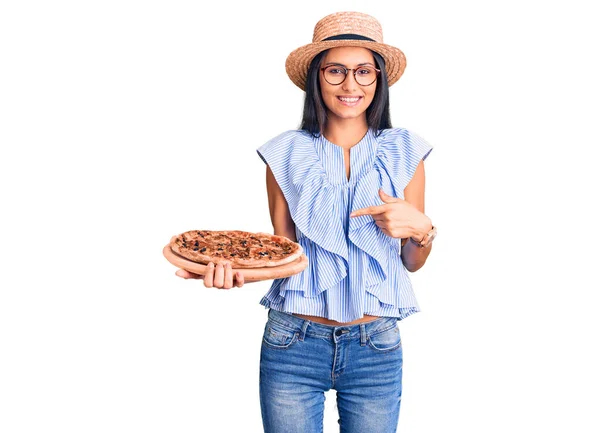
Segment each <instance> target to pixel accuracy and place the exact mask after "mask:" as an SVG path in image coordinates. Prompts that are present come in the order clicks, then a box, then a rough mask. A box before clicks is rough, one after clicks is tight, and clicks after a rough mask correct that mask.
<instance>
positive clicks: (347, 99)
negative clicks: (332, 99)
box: [339, 96, 360, 102]
mask: <svg viewBox="0 0 600 433" xmlns="http://www.w3.org/2000/svg"><path fill="white" fill-rule="evenodd" d="M339 98H340V99H341V100H342V101H344V102H357V101H358V100H359V99H360V98H344V97H341V96H340V97H339Z"/></svg>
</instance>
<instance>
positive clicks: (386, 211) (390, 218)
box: [350, 188, 431, 239]
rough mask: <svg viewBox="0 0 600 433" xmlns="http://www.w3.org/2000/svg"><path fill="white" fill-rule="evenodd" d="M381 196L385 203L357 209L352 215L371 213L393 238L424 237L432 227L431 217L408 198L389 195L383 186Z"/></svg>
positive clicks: (383, 229)
mask: <svg viewBox="0 0 600 433" xmlns="http://www.w3.org/2000/svg"><path fill="white" fill-rule="evenodd" d="M379 197H380V198H381V200H382V201H383V202H384V204H382V205H379V206H369V207H365V208H362V209H358V210H355V211H354V212H352V213H351V214H350V217H352V218H355V217H358V216H361V215H371V216H372V217H373V219H374V220H375V224H376V225H377V226H378V227H379V228H380V229H381V231H382V232H383V233H385V234H386V235H388V236H390V237H392V238H402V239H404V238H408V237H411V236H412V237H415V238H419V239H420V238H421V237H423V236H422V233H427V232H428V231H429V230H430V229H431V220H430V219H429V217H427V216H426V215H425V214H424V213H423V212H420V211H419V210H418V209H417V208H416V207H414V206H413V205H412V204H410V203H409V202H407V201H406V200H402V199H401V198H395V197H392V196H389V195H387V194H386V193H385V192H383V189H381V188H380V189H379Z"/></svg>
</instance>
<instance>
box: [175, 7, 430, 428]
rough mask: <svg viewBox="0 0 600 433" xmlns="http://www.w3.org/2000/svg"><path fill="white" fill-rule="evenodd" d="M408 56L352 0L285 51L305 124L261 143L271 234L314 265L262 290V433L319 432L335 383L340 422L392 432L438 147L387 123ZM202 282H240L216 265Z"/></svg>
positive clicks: (426, 241) (425, 248)
mask: <svg viewBox="0 0 600 433" xmlns="http://www.w3.org/2000/svg"><path fill="white" fill-rule="evenodd" d="M404 67H405V59H404V54H403V53H402V51H400V50H399V49H397V48H395V47H392V46H389V45H386V44H383V42H382V31H381V26H380V24H379V22H378V21H377V20H376V19H374V18H373V17H371V16H369V15H365V14H360V13H356V12H342V13H336V14H332V15H329V16H327V17H325V18H323V19H322V20H320V21H319V22H318V23H317V25H316V27H315V31H314V38H313V42H312V43H311V44H308V45H305V46H303V47H300V48H298V49H297V50H295V51H293V52H292V53H291V54H290V55H289V57H288V59H287V61H286V70H287V73H288V75H289V77H290V79H291V80H292V81H293V82H294V83H295V84H296V85H297V86H298V87H300V88H301V89H302V90H304V91H305V92H306V98H305V105H304V117H303V120H302V125H301V128H300V129H299V130H293V131H287V132H285V133H283V134H281V135H279V136H277V137H275V138H274V139H272V140H270V141H269V142H268V143H266V144H264V145H263V146H261V147H260V148H259V149H258V150H257V151H258V154H259V156H260V157H261V158H262V159H263V161H264V162H265V163H266V164H267V192H268V198H269V209H270V214H271V220H272V222H273V227H274V233H275V234H276V235H283V236H286V237H288V238H290V239H292V240H294V241H296V242H298V243H300V244H301V245H302V247H303V249H304V251H305V254H306V255H307V257H308V259H309V266H308V267H307V268H306V269H305V270H304V271H303V272H301V273H299V274H297V275H294V276H292V277H288V278H284V279H278V280H275V281H274V282H273V284H272V286H271V288H270V290H269V291H268V293H267V294H266V295H265V296H264V298H263V299H262V300H261V304H262V305H264V306H265V307H268V308H269V314H268V316H269V317H268V321H267V324H266V326H265V332H264V335H263V343H262V350H261V363H260V400H261V409H262V416H263V424H264V429H265V432H267V433H295V432H302V433H311V432H321V431H322V428H323V410H324V400H325V397H324V392H326V391H328V390H330V389H335V390H336V391H337V406H338V411H339V423H340V428H341V431H342V432H345V433H359V432H360V433H366V432H369V433H378V432H395V431H396V426H397V423H398V415H399V409H400V396H401V391H402V344H401V340H400V335H399V331H398V320H401V319H404V318H405V317H407V316H409V315H411V314H413V313H415V312H417V311H419V309H418V305H417V302H416V299H415V296H414V293H413V290H412V286H411V284H410V279H409V276H408V272H414V271H416V270H418V269H419V268H421V267H422V266H423V264H424V263H425V261H426V260H427V257H428V255H429V253H430V251H431V241H432V240H433V238H434V237H435V234H436V229H435V228H434V226H433V225H432V222H431V220H430V218H429V217H427V216H426V215H425V213H424V202H425V197H424V194H425V171H424V164H423V160H424V159H425V158H426V157H427V156H428V155H429V153H430V151H431V149H432V147H431V146H430V145H429V144H428V143H427V142H425V141H424V140H423V139H422V138H420V137H419V136H417V135H416V134H414V133H412V132H410V131H408V130H406V129H403V128H392V126H391V122H390V115H389V97H388V95H389V93H388V87H389V86H390V85H392V84H393V83H395V82H396V81H397V80H398V79H399V78H400V76H401V75H402V73H403V71H404ZM177 274H178V275H179V276H181V277H183V278H199V276H197V275H193V274H190V273H188V272H186V271H183V270H179V271H178V273H177ZM204 284H205V285H206V286H207V287H219V288H225V289H227V288H231V287H233V286H237V287H241V286H242V285H243V284H244V280H243V276H242V275H241V274H239V273H236V274H235V275H234V274H233V271H232V270H231V268H229V267H225V268H224V267H222V266H221V265H217V266H216V267H212V266H211V267H210V268H209V271H208V272H207V274H206V275H205V276H204Z"/></svg>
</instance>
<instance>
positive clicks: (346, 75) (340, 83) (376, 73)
mask: <svg viewBox="0 0 600 433" xmlns="http://www.w3.org/2000/svg"><path fill="white" fill-rule="evenodd" d="M332 66H335V67H338V68H341V69H343V70H344V71H346V72H345V75H344V79H343V80H342V81H341V82H339V83H337V84H333V83H330V82H329V81H327V77H326V76H325V69H327V68H331V67H332ZM363 68H371V69H374V70H375V79H374V80H373V81H371V82H370V83H369V84H360V83H359V82H358V80H357V79H356V71H358V70H359V69H363ZM349 71H352V75H353V76H354V81H356V84H358V85H359V86H363V87H367V86H370V85H371V84H373V83H374V82H375V81H377V78H379V74H380V73H381V69H377V68H376V67H374V66H369V65H365V66H359V67H358V68H347V67H345V66H344V65H338V64H333V65H327V66H325V67H323V68H321V73H322V74H323V79H324V80H325V81H327V83H328V84H331V85H332V86H341V85H342V84H344V81H346V78H348V72H349Z"/></svg>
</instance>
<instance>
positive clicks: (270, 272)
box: [163, 245, 308, 281]
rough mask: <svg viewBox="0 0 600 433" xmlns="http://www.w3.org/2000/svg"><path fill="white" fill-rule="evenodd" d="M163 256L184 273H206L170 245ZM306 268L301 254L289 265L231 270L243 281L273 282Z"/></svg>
mask: <svg viewBox="0 0 600 433" xmlns="http://www.w3.org/2000/svg"><path fill="white" fill-rule="evenodd" d="M163 255H164V256H165V258H166V259H167V260H168V261H169V262H171V264H173V265H175V266H177V267H178V268H181V269H185V270H186V271H189V272H193V273H194V274H199V275H204V273H205V272H206V265H202V264H200V263H196V262H192V261H191V260H188V259H186V258H184V257H181V256H180V255H179V254H176V253H174V252H173V250H171V246H170V245H166V246H165V247H164V248H163ZM307 266H308V257H306V255H305V254H302V255H301V256H300V257H298V258H297V259H296V260H294V261H293V262H291V263H287V264H285V265H281V266H273V267H269V268H237V269H236V268H232V269H233V271H239V272H241V273H242V275H244V280H245V281H263V280H274V279H277V278H285V277H289V276H291V275H295V274H298V273H300V272H302V271H303V270H304V269H306V267H307Z"/></svg>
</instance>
